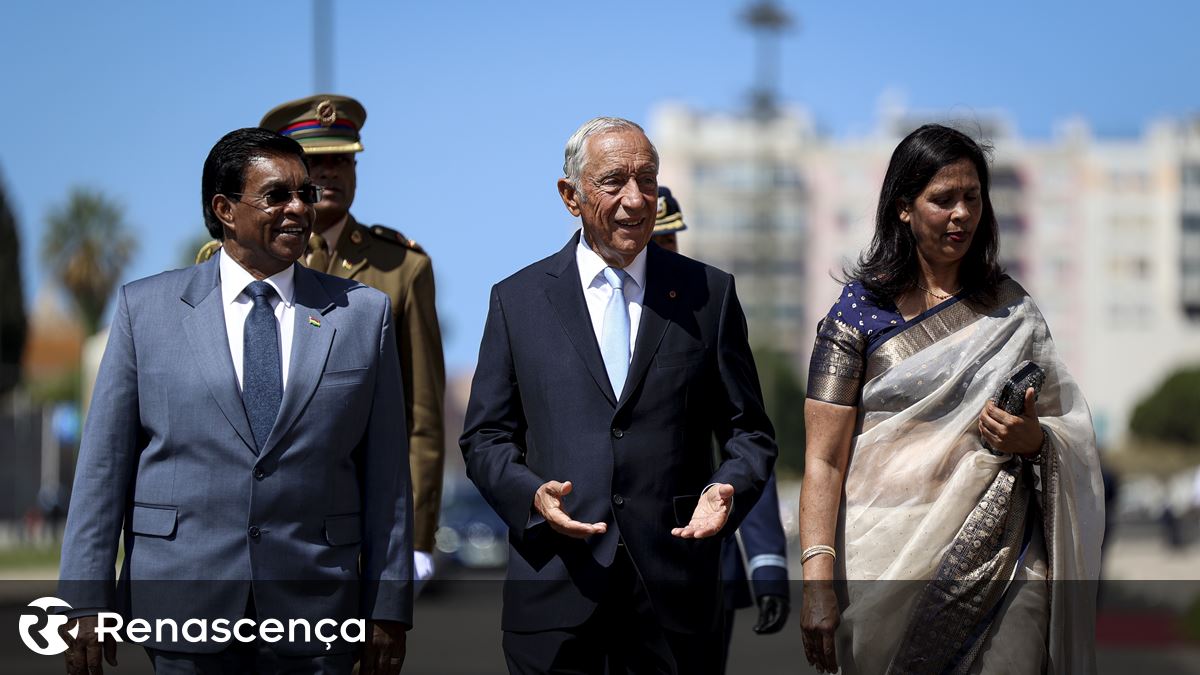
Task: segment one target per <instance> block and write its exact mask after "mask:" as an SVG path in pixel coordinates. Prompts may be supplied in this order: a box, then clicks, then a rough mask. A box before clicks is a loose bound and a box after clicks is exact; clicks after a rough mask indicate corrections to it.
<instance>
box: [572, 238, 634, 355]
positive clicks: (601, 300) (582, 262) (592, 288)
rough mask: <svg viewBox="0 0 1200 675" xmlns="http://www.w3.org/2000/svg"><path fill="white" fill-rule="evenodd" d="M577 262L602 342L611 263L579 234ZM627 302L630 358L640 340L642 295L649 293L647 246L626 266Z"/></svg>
mask: <svg viewBox="0 0 1200 675" xmlns="http://www.w3.org/2000/svg"><path fill="white" fill-rule="evenodd" d="M575 264H576V265H577V266H578V267H579V283H580V284H581V285H582V286H583V298H584V300H586V301H587V310H588V316H590V317H591V319H592V331H593V332H594V333H595V334H596V344H600V340H601V339H602V338H601V337H600V336H601V333H602V331H603V330H604V309H605V308H606V307H608V299H609V298H611V297H612V292H613V289H612V286H609V285H608V279H605V278H604V269H605V268H607V267H609V264H608V263H606V262H604V258H601V257H600V254H598V253H596V252H595V251H593V250H592V247H591V246H588V243H587V238H586V237H585V236H583V234H580V235H579V246H577V247H575ZM625 273H626V274H627V275H628V276H627V277H626V278H625V286H624V291H625V303H626V304H627V305H628V306H629V358H630V359H632V358H633V346H634V345H635V344H637V334H638V326H639V325H641V321H642V299H643V298H645V297H646V249H642V252H641V253H638V254H637V257H636V258H634V259H633V262H631V263H629V266H628V267H626V268H625Z"/></svg>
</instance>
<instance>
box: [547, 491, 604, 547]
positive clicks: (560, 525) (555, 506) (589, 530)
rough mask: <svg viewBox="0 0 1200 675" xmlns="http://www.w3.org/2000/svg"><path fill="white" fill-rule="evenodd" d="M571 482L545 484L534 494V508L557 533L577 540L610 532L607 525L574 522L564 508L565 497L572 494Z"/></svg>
mask: <svg viewBox="0 0 1200 675" xmlns="http://www.w3.org/2000/svg"><path fill="white" fill-rule="evenodd" d="M571 489H572V488H571V481H567V482H565V483H560V482H558V481H556V480H552V481H548V482H546V483H543V484H542V486H541V487H539V488H538V489H537V492H535V493H534V494H533V508H535V509H537V512H538V513H540V514H542V517H543V518H545V519H546V522H547V523H549V524H550V527H552V528H554V531H555V532H558V533H559V534H565V535H567V536H568V537H574V538H576V539H585V538H587V537H590V536H592V535H593V534H604V533H605V532H607V531H608V524H607V523H581V522H579V521H578V520H572V519H571V516H569V515H567V511H566V509H564V508H563V497H566V496H567V495H569V494H571Z"/></svg>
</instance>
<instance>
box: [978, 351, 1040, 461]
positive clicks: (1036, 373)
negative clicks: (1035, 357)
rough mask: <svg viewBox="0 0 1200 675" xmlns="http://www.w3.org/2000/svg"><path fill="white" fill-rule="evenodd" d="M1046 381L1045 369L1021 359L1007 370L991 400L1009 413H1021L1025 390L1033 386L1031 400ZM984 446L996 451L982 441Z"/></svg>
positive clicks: (1036, 396)
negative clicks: (1014, 366)
mask: <svg viewBox="0 0 1200 675" xmlns="http://www.w3.org/2000/svg"><path fill="white" fill-rule="evenodd" d="M1045 381H1046V371H1045V370H1043V369H1042V367H1041V366H1039V365H1038V364H1036V363H1034V362H1033V361H1022V362H1021V363H1019V364H1018V365H1017V367H1016V368H1013V369H1012V370H1011V371H1009V373H1008V375H1007V376H1006V377H1005V378H1004V381H1003V382H1001V384H1000V387H999V388H998V389H996V393H995V394H993V395H992V402H993V403H995V404H996V407H998V408H1000V409H1001V410H1003V411H1004V412H1006V413H1008V414H1010V415H1021V414H1023V413H1024V412H1025V390H1026V389H1029V388H1030V387H1033V400H1035V401H1036V400H1037V399H1038V396H1039V395H1041V393H1042V384H1043V383H1044V382H1045ZM983 445H984V447H986V448H987V449H988V450H991V451H992V452H996V451H995V449H993V448H992V446H991V445H989V444H988V443H987V441H984V444H983Z"/></svg>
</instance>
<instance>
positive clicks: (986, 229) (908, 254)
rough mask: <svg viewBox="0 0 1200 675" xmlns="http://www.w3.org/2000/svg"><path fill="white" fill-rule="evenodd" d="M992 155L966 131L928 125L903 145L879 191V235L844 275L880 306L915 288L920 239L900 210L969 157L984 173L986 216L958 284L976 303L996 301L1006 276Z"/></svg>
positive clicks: (967, 296)
mask: <svg viewBox="0 0 1200 675" xmlns="http://www.w3.org/2000/svg"><path fill="white" fill-rule="evenodd" d="M990 151H991V147H989V146H981V145H980V144H979V143H976V142H975V141H973V140H971V138H970V137H969V136H967V135H966V134H964V133H962V132H961V131H958V130H956V129H951V128H950V127H946V126H942V125H940V124H926V125H925V126H922V127H921V128H919V129H917V130H916V131H914V132H912V133H911V134H909V135H908V136H906V137H905V138H904V140H902V141H900V145H897V146H896V150H895V152H893V153H892V160H891V162H890V163H889V164H888V169H887V174H886V175H884V177H883V188H882V189H880V191H879V207H878V209H877V210H876V212H875V236H874V237H872V238H871V245H870V246H868V247H867V250H866V251H864V252H863V253H862V255H860V256H859V257H858V262H857V263H856V264H854V265H852V266H851V267H849V268H848V269H846V270H844V271H843V276H844V277H845V278H846V279H857V280H858V281H859V282H861V283H862V285H863V287H864V288H866V289H867V291H868V292H869V293H870V294H871V295H873V296H874V297H875V300H876V301H880V302H882V301H886V302H891V301H893V300H894V299H895V298H898V297H900V296H902V295H904V294H905V293H907V292H909V291H911V290H912V289H914V288H915V287H916V285H917V283H918V278H917V275H918V274H919V272H920V267H919V265H918V263H917V240H916V237H914V236H913V232H912V228H911V227H910V226H909V225H907V224H905V223H904V222H903V221H901V220H900V212H899V209H900V206H901V205H907V204H912V203H913V202H914V201H916V199H917V197H918V196H919V195H920V194H921V191H923V190H924V189H925V186H927V185H929V181H931V180H933V177H934V176H935V175H936V174H937V172H938V171H941V170H942V168H943V167H946V166H948V165H950V164H953V163H955V162H957V161H960V160H963V159H969V160H970V161H971V163H972V164H974V165H975V172H976V173H977V174H979V185H980V188H981V190H980V198H981V199H982V200H983V214H982V216H981V217H980V219H979V227H978V228H977V229H976V230H975V235H974V237H972V240H971V248H970V249H968V250H967V254H966V256H964V257H963V260H962V265H961V267H959V282H960V284H961V285H962V288H963V297H965V298H967V299H969V300H973V301H976V302H990V301H992V300H994V299H995V297H996V290H997V289H998V287H999V286H1000V281H1001V279H1002V278H1003V276H1004V272H1003V270H1002V269H1001V268H1000V263H999V262H998V260H997V254H998V251H999V248H1000V240H999V237H998V227H997V224H996V213H995V211H993V210H992V199H991V197H990V196H988V182H989V179H988V158H987V155H986V153H987V152H990ZM843 281H845V280H843Z"/></svg>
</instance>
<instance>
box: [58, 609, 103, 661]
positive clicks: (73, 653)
mask: <svg viewBox="0 0 1200 675" xmlns="http://www.w3.org/2000/svg"><path fill="white" fill-rule="evenodd" d="M76 622H78V623H79V632H78V633H77V634H76V637H74V638H72V637H71V634H70V633H68V632H67V631H69V630H71V628H73V627H74V626H75V623H76ZM58 634H59V635H60V636H62V638H63V640H65V641H66V643H67V651H66V652H65V653H64V655H65V656H66V659H67V673H68V675H93V674H94V673H103V672H104V664H103V663H101V662H100V653H101V652H102V651H103V652H104V660H105V661H107V662H108V665H110V666H113V667H114V668H115V667H116V666H117V643H116V641H114V640H107V641H105V642H103V643H101V642H100V639H99V638H98V637H96V617H95V616H81V617H79V618H78V619H73V620H71V621H68V622H66V623H65V624H63V625H62V626H59V629H58Z"/></svg>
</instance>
